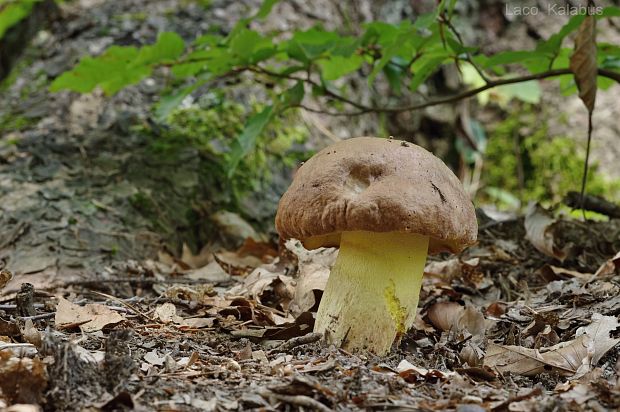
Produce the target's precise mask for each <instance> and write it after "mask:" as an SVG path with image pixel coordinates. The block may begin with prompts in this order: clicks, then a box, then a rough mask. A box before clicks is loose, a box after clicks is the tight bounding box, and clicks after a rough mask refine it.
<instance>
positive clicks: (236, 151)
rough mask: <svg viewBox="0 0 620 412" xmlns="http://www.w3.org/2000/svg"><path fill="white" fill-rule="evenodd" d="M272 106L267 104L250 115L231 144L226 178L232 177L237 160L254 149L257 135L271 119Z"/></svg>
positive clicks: (237, 164) (237, 163)
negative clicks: (241, 130)
mask: <svg viewBox="0 0 620 412" xmlns="http://www.w3.org/2000/svg"><path fill="white" fill-rule="evenodd" d="M272 115H273V106H267V107H265V108H264V109H263V111H261V112H260V113H257V114H255V115H254V116H252V117H250V118H249V119H248V121H247V122H246V124H245V127H244V128H243V132H241V134H240V135H239V136H238V137H237V138H236V139H235V141H234V142H233V144H232V147H231V151H230V155H229V158H228V164H227V168H228V170H227V174H228V178H232V177H233V176H234V175H235V172H236V171H237V167H238V166H239V162H241V160H242V159H243V158H244V157H246V156H247V155H248V154H250V153H251V152H252V150H254V148H255V147H256V141H257V139H258V136H259V135H260V134H261V133H262V132H263V130H264V129H265V126H267V124H268V123H269V121H270V120H271V117H272Z"/></svg>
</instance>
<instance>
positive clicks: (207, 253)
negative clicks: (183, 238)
mask: <svg viewBox="0 0 620 412" xmlns="http://www.w3.org/2000/svg"><path fill="white" fill-rule="evenodd" d="M212 260H213V251H212V250H211V249H210V247H209V245H206V246H205V247H203V248H202V250H200V252H198V254H197V255H194V254H193V253H192V250H191V249H190V247H189V246H187V244H185V243H183V251H182V254H181V261H183V263H185V264H187V266H189V267H190V268H191V269H196V268H201V267H203V266H205V265H207V264H209V262H211V261H212Z"/></svg>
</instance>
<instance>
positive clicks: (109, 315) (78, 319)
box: [55, 296, 126, 332]
mask: <svg viewBox="0 0 620 412" xmlns="http://www.w3.org/2000/svg"><path fill="white" fill-rule="evenodd" d="M55 320H56V326H57V327H59V328H62V327H70V326H79V327H80V329H81V330H82V332H95V331H98V330H101V329H103V328H104V327H105V326H107V325H113V324H115V323H119V322H123V321H125V320H126V319H125V317H124V316H123V315H121V314H120V313H118V312H115V311H113V310H112V309H110V308H109V307H107V306H105V305H100V304H98V303H91V304H88V305H85V306H79V305H76V304H73V303H71V302H69V301H68V300H66V299H64V298H62V297H60V296H59V297H58V305H57V306H56V317H55Z"/></svg>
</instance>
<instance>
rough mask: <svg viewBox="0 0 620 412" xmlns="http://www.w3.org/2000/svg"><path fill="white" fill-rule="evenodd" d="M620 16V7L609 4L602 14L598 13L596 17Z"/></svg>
mask: <svg viewBox="0 0 620 412" xmlns="http://www.w3.org/2000/svg"><path fill="white" fill-rule="evenodd" d="M618 16H620V7H618V6H609V7H605V8H604V9H603V11H602V12H601V13H600V14H597V15H596V17H597V18H600V17H618Z"/></svg>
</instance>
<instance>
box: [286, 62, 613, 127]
mask: <svg viewBox="0 0 620 412" xmlns="http://www.w3.org/2000/svg"><path fill="white" fill-rule="evenodd" d="M567 74H572V71H571V70H570V69H568V68H566V69H556V70H549V71H546V72H542V73H536V74H530V75H527V76H520V77H512V78H509V79H497V80H492V81H489V82H488V83H486V84H485V85H483V86H480V87H477V88H475V89H470V90H466V91H464V92H461V93H458V94H455V95H454V96H448V97H442V98H439V99H435V100H430V101H427V102H424V103H418V104H413V105H410V106H403V107H369V106H363V105H360V104H359V103H356V104H355V105H354V107H356V108H358V109H360V110H359V111H355V112H333V111H326V110H320V109H314V108H311V107H308V106H305V105H301V104H300V105H299V106H298V107H301V108H303V109H305V110H308V111H310V112H314V113H321V114H327V115H330V116H359V115H362V114H367V113H401V112H410V111H415V110H420V109H424V108H426V107H431V106H438V105H441V104H448V103H454V102H457V101H459V100H463V99H467V98H469V97H472V96H475V95H477V94H479V93H482V92H484V91H487V90H489V89H493V88H495V87H499V86H505V85H507V84H514V83H523V82H527V81H530V80H542V79H546V78H549V77H557V76H562V75H567ZM598 75H599V76H602V77H607V78H609V79H612V80H615V81H616V82H618V83H620V73H618V72H614V71H611V70H606V69H599V70H598ZM334 95H335V93H332V95H330V96H331V97H333V98H334V99H336V100H340V101H343V102H345V103H348V101H345V100H342V99H340V98H339V97H340V96H338V95H335V96H338V97H335V96H334ZM360 106H361V107H360Z"/></svg>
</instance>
